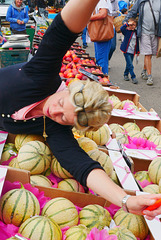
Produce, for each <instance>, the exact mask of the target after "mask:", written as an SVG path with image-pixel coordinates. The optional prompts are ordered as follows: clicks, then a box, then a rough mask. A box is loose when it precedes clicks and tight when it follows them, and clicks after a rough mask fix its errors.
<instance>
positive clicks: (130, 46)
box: [120, 18, 139, 84]
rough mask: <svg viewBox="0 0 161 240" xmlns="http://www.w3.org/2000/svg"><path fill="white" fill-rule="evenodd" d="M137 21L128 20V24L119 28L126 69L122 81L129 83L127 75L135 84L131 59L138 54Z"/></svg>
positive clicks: (136, 81) (133, 19)
mask: <svg viewBox="0 0 161 240" xmlns="http://www.w3.org/2000/svg"><path fill="white" fill-rule="evenodd" d="M136 26H137V20H136V19H135V18H129V20H128V22H127V23H125V24H124V25H123V26H121V28H120V30H121V32H122V34H123V35H124V40H123V42H122V44H121V47H120V49H121V51H122V52H123V53H124V57H125V61H126V68H125V71H124V80H125V81H129V80H130V79H129V76H128V75H129V73H130V75H131V80H132V83H134V84H137V83H138V80H137V79H136V75H135V73H134V66H133V59H134V56H135V54H137V55H138V54H139V40H138V37H137V32H136Z"/></svg>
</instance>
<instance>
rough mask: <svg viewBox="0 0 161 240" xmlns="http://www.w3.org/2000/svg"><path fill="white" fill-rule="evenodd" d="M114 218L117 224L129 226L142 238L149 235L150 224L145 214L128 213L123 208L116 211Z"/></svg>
mask: <svg viewBox="0 0 161 240" xmlns="http://www.w3.org/2000/svg"><path fill="white" fill-rule="evenodd" d="M113 220H114V221H115V223H116V225H117V226H121V227H125V228H127V229H128V230H130V231H131V232H132V233H133V234H134V235H135V237H137V238H139V239H140V240H144V239H145V238H146V237H147V235H148V232H149V230H148V226H147V224H146V221H145V219H144V217H143V216H139V215H135V214H132V213H127V212H125V211H124V210H123V209H122V208H121V209H119V210H118V211H117V212H116V214H115V215H114V217H113Z"/></svg>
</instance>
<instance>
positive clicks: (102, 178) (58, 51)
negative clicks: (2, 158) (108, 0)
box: [0, 0, 161, 219]
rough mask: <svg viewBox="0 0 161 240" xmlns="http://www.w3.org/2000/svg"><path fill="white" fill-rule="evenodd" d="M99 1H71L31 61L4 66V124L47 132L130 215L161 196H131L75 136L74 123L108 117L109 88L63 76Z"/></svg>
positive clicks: (65, 161)
mask: <svg viewBox="0 0 161 240" xmlns="http://www.w3.org/2000/svg"><path fill="white" fill-rule="evenodd" d="M97 3H98V0H84V1H82V0H70V1H69V2H68V3H67V5H66V6H65V7H64V8H63V10H62V12H61V13H60V14H58V15H57V17H56V18H55V19H54V21H53V23H52V24H51V26H50V27H49V28H48V30H47V31H46V34H45V35H44V37H43V40H42V42H41V44H40V47H39V49H38V51H37V53H36V55H35V56H34V57H33V58H32V59H31V60H30V62H28V63H26V64H17V65H13V66H10V67H7V68H3V69H0V76H1V77H0V86H1V87H0V128H1V129H2V130H4V131H7V132H9V133H13V134H18V133H27V134H42V133H43V130H45V131H44V132H45V133H46V134H47V135H48V137H47V143H48V144H49V146H50V148H51V150H52V152H53V154H54V155H55V157H56V158H57V159H58V161H59V162H60V164H61V165H62V166H63V167H64V168H66V169H67V170H68V171H69V172H70V173H71V174H72V175H73V176H74V177H75V178H76V179H77V180H78V181H79V182H80V183H81V184H82V185H84V186H87V187H89V188H90V189H92V190H93V191H94V192H96V193H97V194H99V195H100V196H102V197H103V198H105V199H107V200H108V201H111V202H113V203H114V204H116V205H118V206H120V207H121V206H122V204H123V205H124V206H125V207H127V209H128V211H130V212H131V213H135V214H142V211H143V210H144V209H145V208H146V207H147V206H149V205H152V204H153V203H154V202H155V201H156V200H157V199H159V198H161V194H158V195H157V194H156V195H144V196H127V195H126V193H125V192H124V190H123V189H122V188H120V187H119V186H117V185H116V184H115V183H114V182H112V180H110V178H109V177H108V175H107V174H106V173H105V172H104V170H103V169H102V167H101V166H100V164H99V163H98V162H96V161H93V160H92V159H91V158H90V157H89V156H88V155H87V154H86V153H85V152H84V151H83V150H82V149H81V148H80V147H79V145H78V143H77V141H76V140H75V139H74V137H73V134H72V130H71V126H72V125H74V124H75V125H76V126H78V127H80V128H81V129H82V128H84V129H89V130H90V129H97V128H99V127H100V126H101V125H103V124H104V123H105V122H106V121H108V118H109V115H110V111H111V105H110V104H109V103H108V94H107V92H106V91H105V90H104V89H103V88H102V86H101V85H99V84H98V83H90V82H89V81H87V82H81V81H78V83H73V84H71V85H70V87H69V90H67V89H64V86H63V84H62V82H61V80H60V77H59V71H60V68H61V61H62V58H63V56H64V54H65V53H66V51H67V50H68V49H69V47H70V46H71V44H72V43H73V41H75V39H76V38H77V36H78V35H79V33H80V32H81V31H83V29H84V28H85V26H86V25H87V22H88V21H89V18H90V16H91V14H92V12H93V9H94V8H95V6H96V4H97ZM78 6H79V7H78ZM82 13H83V14H82ZM96 93H97V94H96ZM43 116H44V117H43ZM45 117H46V118H45ZM160 213H161V208H158V209H157V210H154V211H152V212H150V211H144V214H146V215H147V218H148V219H153V218H154V217H155V216H156V215H157V214H160Z"/></svg>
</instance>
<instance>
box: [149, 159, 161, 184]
mask: <svg viewBox="0 0 161 240" xmlns="http://www.w3.org/2000/svg"><path fill="white" fill-rule="evenodd" d="M148 174H149V177H150V179H151V181H152V182H153V183H156V184H159V180H160V179H161V157H157V158H155V159H153V161H152V162H151V163H150V164H149V167H148Z"/></svg>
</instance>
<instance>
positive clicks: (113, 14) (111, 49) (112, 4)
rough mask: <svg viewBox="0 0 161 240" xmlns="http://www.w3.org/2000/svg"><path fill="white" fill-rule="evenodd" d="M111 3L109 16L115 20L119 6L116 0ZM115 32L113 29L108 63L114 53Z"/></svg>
mask: <svg viewBox="0 0 161 240" xmlns="http://www.w3.org/2000/svg"><path fill="white" fill-rule="evenodd" d="M110 1H111V6H112V13H111V15H112V16H113V17H114V18H115V17H117V16H118V15H119V5H118V0H110ZM116 43H117V41H116V30H115V28H114V37H113V38H112V40H111V48H110V52H109V61H110V60H111V58H112V55H113V53H114V51H115V50H116ZM108 68H110V66H108Z"/></svg>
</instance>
